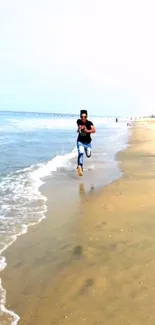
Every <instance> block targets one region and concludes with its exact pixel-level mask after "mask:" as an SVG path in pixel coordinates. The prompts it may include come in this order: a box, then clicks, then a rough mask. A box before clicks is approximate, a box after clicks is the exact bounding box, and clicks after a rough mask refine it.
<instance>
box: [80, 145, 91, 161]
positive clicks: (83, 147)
mask: <svg viewBox="0 0 155 325" xmlns="http://www.w3.org/2000/svg"><path fill="white" fill-rule="evenodd" d="M77 150H78V161H77V164H78V166H81V167H83V154H84V151H85V154H86V156H87V157H88V158H90V157H91V143H82V142H77Z"/></svg>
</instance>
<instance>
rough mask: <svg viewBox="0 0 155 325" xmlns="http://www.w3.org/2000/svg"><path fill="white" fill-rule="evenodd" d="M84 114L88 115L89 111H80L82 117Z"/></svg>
mask: <svg viewBox="0 0 155 325" xmlns="http://www.w3.org/2000/svg"><path fill="white" fill-rule="evenodd" d="M82 114H86V115H88V113H87V111H86V110H85V109H81V111H80V116H81V115H82Z"/></svg>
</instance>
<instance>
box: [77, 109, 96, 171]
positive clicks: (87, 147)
mask: <svg viewBox="0 0 155 325" xmlns="http://www.w3.org/2000/svg"><path fill="white" fill-rule="evenodd" d="M87 116H88V114H87V111H86V110H81V112H80V117H81V118H80V119H78V120H77V125H78V131H77V132H78V138H77V149H78V167H77V169H78V174H79V176H82V175H83V154H84V151H85V154H86V156H87V157H88V158H90V156H91V136H90V134H91V133H95V131H96V130H95V127H94V125H93V123H92V122H91V121H88V120H87Z"/></svg>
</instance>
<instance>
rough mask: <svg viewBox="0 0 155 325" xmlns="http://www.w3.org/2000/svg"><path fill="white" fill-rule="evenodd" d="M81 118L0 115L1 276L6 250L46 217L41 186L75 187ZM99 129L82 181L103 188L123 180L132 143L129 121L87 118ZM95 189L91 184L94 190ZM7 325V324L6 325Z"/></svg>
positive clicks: (0, 302) (0, 297)
mask: <svg viewBox="0 0 155 325" xmlns="http://www.w3.org/2000/svg"><path fill="white" fill-rule="evenodd" d="M77 118H78V116H74V115H61V114H44V113H42V114H41V113H35V114H34V113H33V114H32V113H20V112H0V270H2V269H3V268H4V267H5V266H6V261H5V249H7V247H8V246H9V245H11V244H12V243H13V242H14V241H15V240H16V239H17V237H18V236H19V235H22V234H23V233H25V232H27V231H28V227H29V226H30V225H33V224H36V223H38V222H40V221H41V220H42V219H43V218H45V217H46V211H47V202H46V201H47V200H46V197H45V195H43V194H42V192H41V186H42V184H43V183H45V184H46V181H47V180H48V178H49V177H50V180H51V181H52V177H53V181H54V179H56V178H57V177H59V182H60V185H61V187H62V188H63V186H65V184H63V177H62V179H61V178H60V172H61V173H63V174H64V175H67V181H68V186H69V184H70V182H72V184H73V182H75V183H77V182H78V181H79V177H78V176H77V171H76V158H77V150H76V138H77V126H76V120H77ZM89 119H90V120H92V121H93V123H94V125H95V127H96V134H94V135H93V136H92V138H93V141H92V146H93V149H92V153H93V154H92V157H91V158H90V159H85V165H84V177H85V176H87V177H86V178H84V181H86V182H87V183H88V180H89V183H90V185H94V182H95V186H102V185H105V184H106V183H108V182H111V181H112V180H113V179H116V178H117V177H119V176H120V173H119V170H118V167H117V165H116V161H115V155H116V153H117V152H118V151H120V150H122V149H124V148H125V147H126V146H127V143H128V130H127V121H126V120H125V119H120V120H119V122H118V123H116V122H115V119H113V118H106V117H89ZM91 183H93V184H91ZM5 294H6V293H5V290H4V289H3V288H2V287H1V289H0V312H1V313H6V314H7V313H8V315H10V316H9V317H10V324H14V325H15V324H17V322H18V316H17V315H15V314H14V313H13V311H8V310H6V309H5V307H4V305H5ZM3 324H5V321H4V323H3Z"/></svg>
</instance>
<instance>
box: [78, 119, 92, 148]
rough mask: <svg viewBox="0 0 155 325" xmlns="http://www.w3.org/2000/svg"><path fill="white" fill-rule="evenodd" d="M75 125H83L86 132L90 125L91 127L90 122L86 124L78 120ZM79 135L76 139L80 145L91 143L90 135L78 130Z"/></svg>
mask: <svg viewBox="0 0 155 325" xmlns="http://www.w3.org/2000/svg"><path fill="white" fill-rule="evenodd" d="M77 125H78V126H79V125H85V126H86V128H87V130H91V125H93V123H92V122H91V121H88V120H87V121H86V123H83V121H82V120H81V119H80V118H79V119H78V120H77ZM78 132H79V135H78V138H77V141H78V142H82V143H90V142H91V136H90V133H86V132H85V131H84V130H79V131H78Z"/></svg>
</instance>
